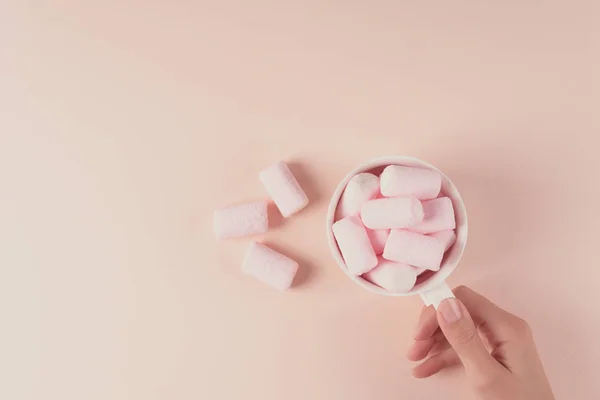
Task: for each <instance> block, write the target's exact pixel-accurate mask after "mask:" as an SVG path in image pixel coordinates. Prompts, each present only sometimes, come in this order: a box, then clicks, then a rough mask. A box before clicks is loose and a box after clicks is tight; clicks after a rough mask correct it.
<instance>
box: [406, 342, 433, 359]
mask: <svg viewBox="0 0 600 400" xmlns="http://www.w3.org/2000/svg"><path fill="white" fill-rule="evenodd" d="M435 344H436V340H435V339H434V338H432V337H431V338H429V339H425V340H421V341H417V342H414V343H413V345H412V346H411V347H410V349H408V352H407V353H406V358H408V359H409V360H410V361H420V360H422V359H424V358H425V357H427V355H428V354H429V352H430V351H431V350H432V349H433V347H434V346H435Z"/></svg>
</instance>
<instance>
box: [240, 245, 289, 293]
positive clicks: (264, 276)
mask: <svg viewBox="0 0 600 400" xmlns="http://www.w3.org/2000/svg"><path fill="white" fill-rule="evenodd" d="M242 271H244V272H245V273H247V274H248V275H251V276H253V277H255V278H256V279H258V280H259V281H261V282H263V283H266V284H267V285H270V286H272V287H274V288H275V289H279V290H281V291H283V290H286V289H288V288H289V287H290V286H291V285H292V281H293V280H294V277H295V276H296V272H297V271H298V263H297V262H296V261H294V260H292V259H291V258H289V257H286V256H284V255H283V254H281V253H278V252H276V251H275V250H273V249H270V248H268V247H267V246H265V245H263V244H260V243H256V242H254V243H252V244H251V245H250V248H249V249H248V252H247V253H246V258H245V259H244V263H243V264H242Z"/></svg>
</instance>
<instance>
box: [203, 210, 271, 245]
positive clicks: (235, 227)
mask: <svg viewBox="0 0 600 400" xmlns="http://www.w3.org/2000/svg"><path fill="white" fill-rule="evenodd" d="M268 229H269V219H268V214H267V202H266V201H256V202H252V203H245V204H239V205H235V206H230V207H226V208H222V209H219V210H215V212H214V231H215V235H216V236H217V238H219V239H228V238H234V237H242V236H248V235H254V234H257V233H265V232H266V231H267V230H268Z"/></svg>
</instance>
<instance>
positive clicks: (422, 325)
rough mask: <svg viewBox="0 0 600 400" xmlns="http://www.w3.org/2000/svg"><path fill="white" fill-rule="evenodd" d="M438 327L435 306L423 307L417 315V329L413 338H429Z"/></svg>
mask: <svg viewBox="0 0 600 400" xmlns="http://www.w3.org/2000/svg"><path fill="white" fill-rule="evenodd" d="M438 328H439V325H438V322H437V318H436V316H435V308H433V306H429V307H425V308H423V310H422V311H421V315H420V316H419V322H418V323H417V329H416V330H415V334H414V336H413V338H414V339H415V340H425V339H428V338H430V337H431V336H432V335H433V334H434V333H435V331H436V330H437V329H438Z"/></svg>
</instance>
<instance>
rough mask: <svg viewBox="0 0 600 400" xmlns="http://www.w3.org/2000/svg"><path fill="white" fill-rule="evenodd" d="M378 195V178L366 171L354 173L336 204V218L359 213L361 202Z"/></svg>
mask: <svg viewBox="0 0 600 400" xmlns="http://www.w3.org/2000/svg"><path fill="white" fill-rule="evenodd" d="M378 195H379V178H378V177H377V176H375V175H373V174H369V173H367V172H363V173H360V174H358V175H354V176H353V177H352V178H351V179H350V180H349V181H348V184H347V185H346V188H345V189H344V193H342V197H341V199H340V202H339V204H338V208H337V210H336V211H337V214H338V216H337V218H338V219H341V218H346V217H354V216H357V215H359V214H360V209H361V207H362V206H363V204H364V203H365V202H367V201H369V200H372V199H375V198H377V196H378Z"/></svg>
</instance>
